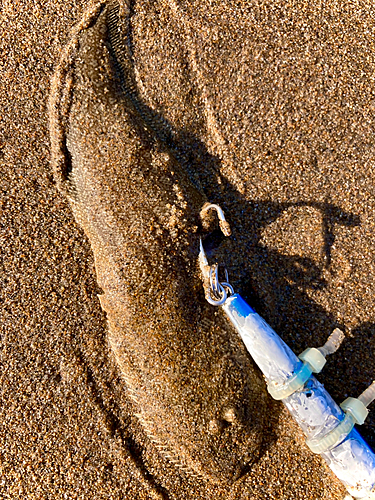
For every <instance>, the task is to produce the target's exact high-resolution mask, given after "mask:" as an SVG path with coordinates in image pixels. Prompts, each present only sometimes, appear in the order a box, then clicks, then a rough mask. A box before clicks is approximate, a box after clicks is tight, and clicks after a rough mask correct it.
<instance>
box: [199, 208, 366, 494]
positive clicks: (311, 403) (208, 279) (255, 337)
mask: <svg viewBox="0 0 375 500" xmlns="http://www.w3.org/2000/svg"><path fill="white" fill-rule="evenodd" d="M210 209H213V210H216V211H217V214H218V217H219V221H220V227H221V229H222V231H223V233H224V234H225V235H226V236H228V235H229V234H230V229H229V225H228V223H227V221H226V220H225V216H224V213H223V211H222V210H221V208H220V207H219V206H218V205H213V204H210V205H205V206H204V207H203V209H202V212H206V211H207V210H210ZM199 263H200V268H201V271H202V274H203V281H204V288H205V295H206V299H207V301H208V302H209V303H210V304H212V305H215V306H221V307H222V309H223V311H224V313H225V315H226V316H227V317H228V319H229V320H230V322H231V323H232V324H233V326H234V327H235V328H236V330H237V331H238V333H239V334H240V336H241V338H242V340H243V342H244V344H245V346H246V348H247V350H248V352H249V353H250V355H251V356H252V358H253V359H254V361H255V363H256V364H257V365H258V367H259V368H260V370H261V371H262V373H263V375H264V376H265V379H266V382H267V388H268V392H269V393H270V394H271V396H272V397H273V398H274V399H276V400H281V401H282V402H283V403H284V405H285V406H286V407H287V409H288V410H289V412H290V414H291V415H292V416H293V418H294V419H295V420H296V421H297V423H298V424H299V425H300V427H301V429H302V430H303V432H304V433H305V435H306V444H307V446H308V447H309V448H310V450H311V451H312V452H314V453H318V454H320V455H321V456H322V457H323V458H324V460H325V461H326V462H327V464H328V465H329V467H330V468H331V470H332V471H333V472H334V473H335V474H336V476H337V477H338V478H339V479H340V480H341V481H342V483H343V484H344V485H345V487H346V488H347V490H348V491H349V493H350V494H351V495H352V496H353V497H354V498H362V499H363V498H366V499H368V500H369V499H374V498H375V454H374V452H373V451H372V450H371V448H370V447H369V446H368V444H367V443H366V442H365V441H364V439H363V438H362V437H361V436H360V434H359V432H358V431H357V430H356V429H355V427H354V425H355V424H359V425H360V424H363V423H364V421H365V419H366V417H367V415H368V410H367V406H368V405H369V404H370V403H371V402H372V401H373V400H375V381H374V382H373V383H372V384H371V385H370V387H368V388H367V389H366V390H365V391H364V392H363V393H362V394H361V395H360V396H359V397H358V398H352V397H350V398H347V399H346V400H345V401H344V402H343V403H341V405H340V406H338V405H337V404H336V403H335V402H334V400H333V399H332V398H331V396H330V395H329V394H328V392H327V391H326V389H325V388H324V386H323V385H322V384H321V383H320V382H319V381H318V380H317V379H316V378H315V377H314V376H313V373H319V372H320V371H321V370H322V368H323V367H324V365H325V363H326V356H327V355H328V354H331V353H333V352H335V351H336V350H337V349H338V347H339V345H340V343H341V342H342V340H343V338H344V335H343V333H342V332H341V330H339V329H338V328H336V329H335V330H334V331H333V333H332V334H331V335H330V337H329V338H328V340H327V342H326V343H325V344H324V345H323V346H322V347H319V348H315V347H312V348H308V349H306V350H305V351H303V352H302V353H301V354H300V355H299V356H298V357H297V356H296V355H295V354H294V352H293V351H292V350H291V349H290V348H289V347H288V346H287V345H286V344H285V342H283V340H282V339H281V338H280V337H279V336H278V335H277V333H276V332H275V331H274V330H273V329H272V328H271V327H270V326H269V325H268V324H267V323H266V322H265V321H264V319H263V318H262V317H261V316H259V314H257V313H256V311H255V310H254V309H253V308H252V307H251V306H250V305H249V304H247V303H246V302H245V300H244V299H243V298H242V297H241V296H240V295H239V294H238V293H234V290H233V287H232V286H231V285H230V284H229V282H228V274H227V271H225V272H226V278H225V281H222V282H220V280H219V271H218V269H219V268H218V264H214V265H211V266H210V265H209V263H208V260H207V257H206V254H205V251H204V248H203V244H202V240H201V242H200V254H199Z"/></svg>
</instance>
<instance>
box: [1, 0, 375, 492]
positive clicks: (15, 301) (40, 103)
mask: <svg viewBox="0 0 375 500" xmlns="http://www.w3.org/2000/svg"><path fill="white" fill-rule="evenodd" d="M87 8H88V5H87V4H86V3H83V2H78V1H74V2H72V1H65V2H61V1H60V2H59V1H54V2H52V1H50V0H48V1H45V2H40V1H37V0H35V1H33V2H32V3H31V2H28V1H26V0H17V1H5V0H4V1H3V3H2V6H1V11H0V12H1V14H0V33H1V37H0V47H1V59H0V63H1V90H0V109H1V114H0V117H1V120H0V123H1V126H0V127H1V128H0V134H1V135H0V163H1V174H0V187H1V200H0V202H1V210H0V228H1V230H0V237H1V240H0V241H1V260H0V264H1V274H0V280H1V287H0V294H1V305H2V310H1V322H0V324H1V350H0V363H1V386H0V387H1V406H0V411H1V415H0V423H1V428H0V464H1V473H0V497H1V498H4V499H12V500H15V499H50V498H51V499H52V498H53V499H56V500H58V499H65V498H68V499H85V500H86V499H110V498H111V499H116V500H117V499H122V498H126V499H134V500H136V499H138V498H139V499H149V498H150V499H152V498H162V499H169V498H170V499H181V500H182V499H194V500H206V499H207V500H208V499H218V500H224V499H229V498H232V499H233V500H234V499H241V500H245V499H254V500H255V499H256V500H257V499H259V500H260V499H262V500H263V499H264V500H268V499H270V500H271V499H277V500H287V499H288V500H289V499H290V500H292V499H293V500H297V499H301V500H302V499H304V500H318V499H329V500H333V499H343V498H344V497H345V491H344V489H343V487H342V486H341V485H340V484H339V482H338V481H337V479H335V477H334V476H333V474H332V473H331V472H330V470H329V469H328V467H327V466H326V465H325V464H324V463H323V462H322V461H321V460H320V458H319V457H317V456H314V455H313V454H311V453H310V452H309V450H308V449H307V448H306V446H305V445H304V442H303V441H304V439H303V436H302V434H301V432H300V431H299V429H298V428H297V425H296V424H295V423H294V422H293V421H292V419H291V417H290V416H289V415H288V414H287V412H286V410H285V409H283V407H282V405H281V404H279V403H275V402H272V401H269V400H268V401H267V404H266V412H265V413H266V414H265V415H263V418H264V425H263V430H262V433H263V435H262V439H263V441H262V446H261V449H260V454H259V457H258V458H257V460H256V461H255V462H254V463H253V464H252V465H251V467H249V468H248V470H246V471H245V473H244V475H243V477H242V478H241V479H240V480H238V481H237V482H235V483H234V485H233V486H230V485H228V484H227V482H226V481H224V480H223V481H222V483H220V481H219V482H218V483H216V484H214V483H211V482H209V481H207V480H204V479H202V478H199V477H198V478H194V477H193V476H192V475H190V474H189V473H187V472H185V471H184V470H182V469H181V468H179V467H176V466H174V465H173V463H172V462H171V461H169V460H168V459H167V458H165V457H164V456H163V455H162V454H160V452H159V451H158V449H157V447H155V445H154V444H153V442H152V440H150V439H149V437H148V435H147V432H145V430H144V427H143V426H142V425H141V423H140V422H139V419H138V418H137V416H136V413H137V412H138V409H137V408H135V405H134V402H132V401H131V399H130V398H129V393H128V388H127V385H126V383H125V381H124V379H123V377H122V376H121V372H120V368H119V364H118V361H116V359H115V356H114V353H113V350H112V349H111V348H110V346H109V343H108V325H107V320H106V314H105V313H104V311H103V310H102V308H101V305H100V301H99V298H98V294H99V293H101V290H100V287H99V285H98V284H97V276H96V271H95V266H94V258H93V253H92V247H91V245H90V241H89V240H88V238H87V237H86V235H85V234H84V232H83V230H82V228H81V227H80V226H79V225H78V224H77V222H76V221H75V218H74V216H73V212H72V210H71V206H70V204H69V202H68V200H67V199H66V197H65V196H64V194H62V193H61V191H59V190H58V188H57V185H56V179H57V178H56V176H54V175H53V172H52V167H51V163H50V160H51V146H50V136H49V119H48V96H49V93H50V85H51V84H50V82H51V78H52V75H53V73H54V70H55V68H56V65H57V63H58V61H59V59H60V57H61V54H62V50H63V47H64V46H65V45H66V44H67V43H68V41H69V39H70V30H71V28H72V27H73V26H74V25H75V24H76V23H78V22H79V21H80V20H81V18H82V16H83V14H84V12H85V11H86V10H87ZM131 14H132V15H131V37H132V50H133V58H134V63H135V67H136V75H137V79H138V83H139V87H140V92H141V94H142V97H143V99H144V101H145V102H146V103H147V105H148V106H150V107H151V108H153V109H154V110H156V111H157V112H158V113H159V114H160V115H161V116H163V117H164V118H165V119H166V120H168V122H169V123H170V124H171V126H172V127H173V129H174V130H177V131H178V136H179V140H180V142H181V144H183V145H185V147H186V152H187V154H188V153H189V154H192V155H194V154H195V153H194V151H195V152H197V153H196V155H197V157H196V158H194V156H192V157H193V160H194V161H195V162H194V161H193V162H192V167H191V170H190V171H189V172H188V175H189V176H190V177H192V178H193V180H194V182H197V183H199V184H200V185H201V186H203V188H202V189H203V190H204V193H205V195H206V197H207V198H209V199H210V201H212V202H217V203H219V204H220V205H221V206H222V207H223V208H224V209H225V211H226V214H227V217H228V220H229V222H230V223H231V225H232V228H233V237H232V238H230V239H227V240H226V241H225V242H224V243H221V244H220V248H219V250H218V253H217V255H218V257H219V258H220V259H221V261H224V262H225V264H226V266H227V267H228V270H229V273H230V278H231V282H232V283H233V285H234V286H235V287H236V289H237V290H239V291H240V292H241V293H242V294H243V295H244V296H245V297H246V298H247V299H248V300H249V302H251V303H252V304H254V306H255V307H256V308H257V310H258V312H259V313H260V314H262V315H263V317H264V318H265V319H266V320H267V321H268V322H269V323H270V324H271V326H272V327H274V328H275V330H276V331H277V332H278V333H279V334H280V335H281V336H282V338H283V339H284V340H285V341H286V342H287V343H288V344H289V345H290V346H291V347H292V348H293V349H294V351H295V352H297V353H299V352H301V351H302V350H304V349H305V348H306V347H308V346H310V345H313V346H319V345H321V344H322V343H324V341H325V339H326V337H327V336H328V335H329V333H330V332H331V331H332V329H333V328H334V327H336V326H339V327H341V328H342V329H343V330H344V331H345V333H346V340H345V341H344V344H343V346H342V347H341V348H340V350H339V351H338V352H337V353H336V354H335V355H333V356H332V358H331V359H329V361H328V363H327V366H326V368H325V369H324V371H323V373H322V374H321V375H319V377H318V378H319V380H320V381H322V382H323V383H324V384H325V387H326V388H327V390H328V391H329V392H330V394H331V395H332V396H333V397H334V399H335V400H336V401H337V402H341V401H342V400H343V399H345V398H346V397H348V396H357V395H358V394H360V393H361V392H362V391H363V390H364V389H365V388H366V386H367V385H368V384H369V383H371V381H372V380H373V379H374V378H375V365H374V362H373V357H374V355H375V337H374V331H375V322H374V309H373V295H374V290H375V260H374V243H373V241H374V238H373V234H374V228H375V215H374V213H375V197H374V194H375V193H374V192H375V189H374V187H375V186H374V176H373V174H374V168H375V164H374V157H375V155H374V152H375V151H374V144H373V140H372V139H373V137H372V132H373V130H374V110H375V91H374V84H373V68H374V62H375V61H374V58H375V47H374V32H375V19H374V16H373V3H372V2H367V1H366V2H359V1H358V2H356V1H354V2H347V1H344V2H338V1H337V2H335V1H329V2H321V1H316V2H315V1H314V2H304V1H302V2H301V1H300V2H286V1H284V2H283V1H276V0H266V1H265V2H259V1H248V2H245V1H244V2H229V1H227V0H225V1H221V2H216V1H208V0H199V1H198V0H196V1H192V2H184V1H183V2H178V3H174V2H172V0H163V1H161V0H160V1H155V2H147V1H139V2H135V3H134V4H132V8H131ZM140 165H141V166H142V164H141V163H140ZM140 168H141V167H140ZM213 172H214V173H213ZM116 182H117V179H116V178H115V174H114V170H113V171H112V170H111V168H110V166H108V184H109V185H116ZM135 220H136V217H135ZM192 265H193V264H192ZM153 279H155V280H157V273H156V274H155V275H154V278H153ZM198 286H200V285H199V284H198V285H197V290H198ZM197 293H198V292H197ZM200 300H201V303H202V304H203V303H204V297H203V290H202V295H201V299H200ZM194 307H195V304H189V303H186V310H189V311H190V309H193V308H194ZM202 307H203V306H202ZM189 308H190V309H189ZM157 314H159V315H160V317H161V316H162V311H161V310H158V312H157ZM176 314H177V315H178V310H177V313H176ZM181 314H182V313H181ZM177 317H178V316H177ZM157 319H158V317H157V316H156V320H157ZM132 321H133V322H134V324H135V325H136V324H137V318H133V319H132ZM142 321H145V320H142V319H140V320H139V324H138V327H139V329H140V330H141V329H142ZM220 321H221V320H220V319H219V320H218V322H219V324H220ZM232 334H233V338H235V333H234V332H233V333H232ZM219 337H220V335H219V334H218V338H219ZM215 342H216V343H217V344H219V340H217V339H215V336H214V335H212V343H213V344H214V345H215ZM182 354H183V353H182ZM246 363H248V364H249V363H250V361H249V360H248V361H246ZM194 369H195V370H196V372H197V373H198V374H201V375H202V374H204V373H205V370H206V369H207V362H205V360H203V359H202V360H198V361H197V366H195V367H194ZM254 374H255V375H254ZM202 376H204V375H202ZM252 376H257V377H258V378H259V379H260V377H259V374H258V375H257V372H256V369H255V368H252V372H251V373H250V372H249V377H252ZM255 385H256V384H255ZM254 387H255V386H254ZM254 394H258V393H257V392H256V391H255V392H254ZM259 397H260V396H259ZM249 401H251V395H250V396H249ZM146 403H147V398H145V397H144V398H143V400H142V404H143V405H145V404H146ZM263 404H264V403H263V402H259V405H260V407H262V405H263ZM187 411H188V410H187ZM374 425H375V417H374V416H373V415H371V414H370V416H369V418H368V420H367V421H366V423H365V424H364V425H363V426H362V428H361V433H362V435H363V436H364V437H365V438H366V439H367V441H368V442H369V444H371V445H372V446H375V431H374ZM254 446H255V445H254Z"/></svg>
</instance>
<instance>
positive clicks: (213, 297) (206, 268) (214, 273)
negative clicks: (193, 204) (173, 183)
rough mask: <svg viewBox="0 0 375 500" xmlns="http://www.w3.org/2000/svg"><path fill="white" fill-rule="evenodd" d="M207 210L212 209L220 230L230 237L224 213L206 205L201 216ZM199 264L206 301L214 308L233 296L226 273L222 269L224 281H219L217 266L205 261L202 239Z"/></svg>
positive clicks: (218, 208) (215, 206)
mask: <svg viewBox="0 0 375 500" xmlns="http://www.w3.org/2000/svg"><path fill="white" fill-rule="evenodd" d="M209 209H214V210H216V212H217V215H218V218H219V224H220V229H221V230H222V232H223V234H224V235H225V236H230V235H231V229H230V226H229V223H228V222H227V220H226V219H225V216H224V212H223V211H222V209H221V208H220V207H219V205H215V204H212V203H210V204H206V205H204V206H203V208H202V210H201V215H202V214H203V213H204V212H206V211H207V210H209ZM199 247H200V251H199V264H200V269H201V271H202V274H203V280H204V288H205V296H206V299H207V301H208V302H209V303H210V304H211V305H214V306H221V305H223V304H224V303H225V301H226V300H227V298H228V294H230V295H232V294H234V290H233V287H232V285H230V284H229V278H228V271H227V269H226V268H225V267H224V271H225V281H220V280H219V264H218V263H215V264H213V265H210V264H209V263H208V260H207V256H206V252H205V251H204V247H203V242H202V238H200V244H199Z"/></svg>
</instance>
